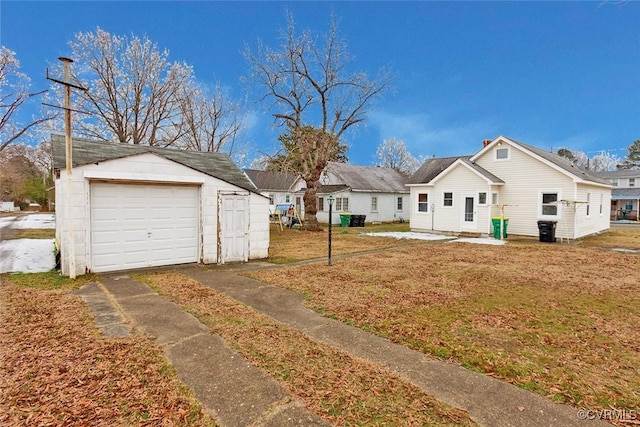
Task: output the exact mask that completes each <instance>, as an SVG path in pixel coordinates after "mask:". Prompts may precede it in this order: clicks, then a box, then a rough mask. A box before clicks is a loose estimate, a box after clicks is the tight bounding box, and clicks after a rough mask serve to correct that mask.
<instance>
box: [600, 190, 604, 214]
mask: <svg viewBox="0 0 640 427" xmlns="http://www.w3.org/2000/svg"><path fill="white" fill-rule="evenodd" d="M603 201H604V194H602V193H600V215H602V203H603Z"/></svg>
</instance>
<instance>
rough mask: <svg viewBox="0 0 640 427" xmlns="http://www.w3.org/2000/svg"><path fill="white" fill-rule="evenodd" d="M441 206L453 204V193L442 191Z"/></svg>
mask: <svg viewBox="0 0 640 427" xmlns="http://www.w3.org/2000/svg"><path fill="white" fill-rule="evenodd" d="M442 205H443V206H453V193H449V192H447V193H444V197H443V199H442Z"/></svg>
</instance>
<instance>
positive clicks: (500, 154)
mask: <svg viewBox="0 0 640 427" xmlns="http://www.w3.org/2000/svg"><path fill="white" fill-rule="evenodd" d="M508 158H509V149H508V148H498V149H496V160H505V159H508Z"/></svg>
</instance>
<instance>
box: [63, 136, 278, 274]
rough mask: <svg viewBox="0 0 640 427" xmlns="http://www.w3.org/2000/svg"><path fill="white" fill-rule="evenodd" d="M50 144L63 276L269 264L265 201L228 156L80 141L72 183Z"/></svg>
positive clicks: (75, 146)
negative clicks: (192, 265) (199, 265)
mask: <svg viewBox="0 0 640 427" xmlns="http://www.w3.org/2000/svg"><path fill="white" fill-rule="evenodd" d="M51 140H52V147H53V157H54V169H55V171H56V181H55V186H56V239H57V242H58V245H59V248H60V252H61V268H62V273H63V274H64V275H70V272H71V271H75V274H76V275H81V274H84V273H88V272H107V271H116V270H127V269H133V268H142V267H155V266H163V265H173V264H182V263H204V264H209V263H227V262H237V261H239V262H245V261H248V260H250V259H258V258H266V257H267V255H268V250H269V199H268V198H267V197H264V196H262V195H261V194H259V193H258V192H257V190H256V188H255V187H254V186H253V185H252V184H251V182H250V181H249V180H248V179H247V177H246V176H245V175H244V173H243V172H242V171H241V170H240V169H238V168H237V167H236V166H235V165H234V164H233V162H232V161H231V160H230V159H229V157H228V156H227V155H225V154H222V153H203V152H188V151H181V150H170V149H161V148H156V147H150V146H142V145H128V144H113V143H105V142H98V141H92V140H87V139H80V138H74V139H73V155H72V159H73V167H72V170H71V172H72V173H71V176H67V174H66V171H65V144H64V137H62V136H58V135H52V137H51ZM69 218H70V219H71V221H68V219H69ZM71 235H73V239H70V236H71Z"/></svg>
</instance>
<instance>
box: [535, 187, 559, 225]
mask: <svg viewBox="0 0 640 427" xmlns="http://www.w3.org/2000/svg"><path fill="white" fill-rule="evenodd" d="M549 193H556V194H557V195H558V201H557V202H556V206H557V207H558V209H557V210H556V215H543V214H542V195H543V194H549ZM560 200H562V191H561V190H560V189H559V188H545V189H541V190H538V218H539V219H543V220H545V219H548V220H553V219H555V220H558V219H560V218H561V217H562V203H560Z"/></svg>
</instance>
